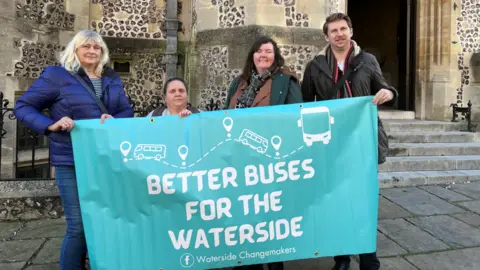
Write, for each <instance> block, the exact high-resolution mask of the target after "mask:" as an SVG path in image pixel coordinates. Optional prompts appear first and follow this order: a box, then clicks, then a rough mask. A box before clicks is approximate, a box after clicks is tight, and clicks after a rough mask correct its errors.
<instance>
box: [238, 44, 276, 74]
mask: <svg viewBox="0 0 480 270" xmlns="http://www.w3.org/2000/svg"><path fill="white" fill-rule="evenodd" d="M267 43H272V45H273V52H274V54H275V58H274V60H273V64H272V66H271V67H270V68H269V69H270V71H272V73H273V71H275V70H276V69H277V68H281V67H283V65H284V64H285V59H283V56H282V54H281V53H280V49H279V48H278V45H277V43H276V42H275V41H274V40H273V39H271V38H270V37H268V36H261V37H259V38H257V40H255V42H254V43H253V45H252V47H251V48H250V51H249V52H248V55H247V61H246V62H245V66H244V67H243V72H242V75H240V77H241V78H242V79H243V80H245V81H247V82H249V81H250V78H251V76H252V71H254V70H256V69H255V64H254V62H253V54H254V53H255V52H256V51H258V49H260V47H261V46H262V45H263V44H267Z"/></svg>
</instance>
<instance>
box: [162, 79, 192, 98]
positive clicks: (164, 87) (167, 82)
mask: <svg viewBox="0 0 480 270" xmlns="http://www.w3.org/2000/svg"><path fill="white" fill-rule="evenodd" d="M174 81H179V82H182V83H183V85H184V86H185V91H187V93H188V87H187V83H186V82H185V80H183V79H182V78H180V77H173V78H170V79H168V80H167V81H166V82H165V84H164V85H163V94H164V95H166V94H167V87H168V85H169V84H170V83H171V82H174Z"/></svg>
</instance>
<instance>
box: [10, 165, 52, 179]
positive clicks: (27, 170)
mask: <svg viewBox="0 0 480 270" xmlns="http://www.w3.org/2000/svg"><path fill="white" fill-rule="evenodd" d="M15 177H16V178H42V179H46V178H50V164H48V163H47V164H39V165H35V166H33V168H32V166H27V167H18V168H17V172H16V175H15Z"/></svg>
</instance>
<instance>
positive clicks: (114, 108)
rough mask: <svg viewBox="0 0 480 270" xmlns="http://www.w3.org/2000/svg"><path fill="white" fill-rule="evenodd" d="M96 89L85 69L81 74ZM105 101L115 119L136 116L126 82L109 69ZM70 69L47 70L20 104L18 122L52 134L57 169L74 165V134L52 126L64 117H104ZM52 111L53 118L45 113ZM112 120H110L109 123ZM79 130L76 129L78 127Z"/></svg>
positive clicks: (104, 82) (104, 80)
mask: <svg viewBox="0 0 480 270" xmlns="http://www.w3.org/2000/svg"><path fill="white" fill-rule="evenodd" d="M78 74H79V75H80V76H81V77H82V78H84V80H85V82H87V83H88V84H89V85H90V87H91V88H92V89H93V85H92V83H91V82H90V79H89V78H88V76H87V75H86V74H85V72H84V71H83V70H80V71H79V73H78ZM102 89H103V95H102V98H101V100H102V102H103V104H104V105H105V107H106V108H107V110H108V112H109V114H110V115H112V116H113V117H114V118H125V117H133V109H132V108H131V106H130V104H129V102H128V98H127V97H126V94H125V91H124V89H123V85H122V82H121V80H120V78H119V77H118V75H117V74H116V73H115V71H114V70H112V69H110V68H105V69H104V72H103V74H102ZM87 91H88V90H87V89H85V88H84V87H82V85H81V84H80V83H79V82H78V81H77V79H76V78H75V77H74V76H72V75H71V74H70V73H69V72H68V71H67V70H66V69H64V68H63V67H58V66H50V67H47V68H46V69H45V70H44V71H43V73H42V75H41V76H40V78H38V79H37V80H36V81H35V82H34V83H33V84H32V86H31V87H30V88H29V89H28V90H27V91H26V92H25V94H23V95H22V96H21V97H20V98H19V99H18V100H17V102H16V104H15V109H14V113H15V116H16V117H17V119H18V120H19V121H20V122H21V123H22V124H24V125H25V126H27V127H29V128H31V129H33V130H34V131H36V132H38V133H41V134H45V135H48V136H49V138H50V154H51V163H52V165H53V166H70V165H74V162H73V150H72V141H71V138H70V133H69V132H66V131H58V132H51V133H50V132H49V131H48V129H47V128H48V126H50V125H52V124H53V123H55V122H57V121H58V120H60V119H61V118H62V117H64V116H68V117H70V118H71V119H72V120H82V119H95V118H97V119H99V118H100V117H101V115H102V111H101V109H100V107H99V106H98V105H97V103H96V102H95V99H94V98H93V97H92V96H91V95H90V94H89V93H88V92H87ZM45 109H48V111H49V115H50V117H48V116H46V115H44V114H42V113H41V112H42V111H43V110H45ZM107 121H108V120H107ZM74 128H75V127H74Z"/></svg>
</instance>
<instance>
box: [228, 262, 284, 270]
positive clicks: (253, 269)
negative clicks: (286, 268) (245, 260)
mask: <svg viewBox="0 0 480 270" xmlns="http://www.w3.org/2000/svg"><path fill="white" fill-rule="evenodd" d="M233 270H263V264H253V265H243V266H237V267H234V268H233ZM268 270H283V262H274V263H269V264H268Z"/></svg>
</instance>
